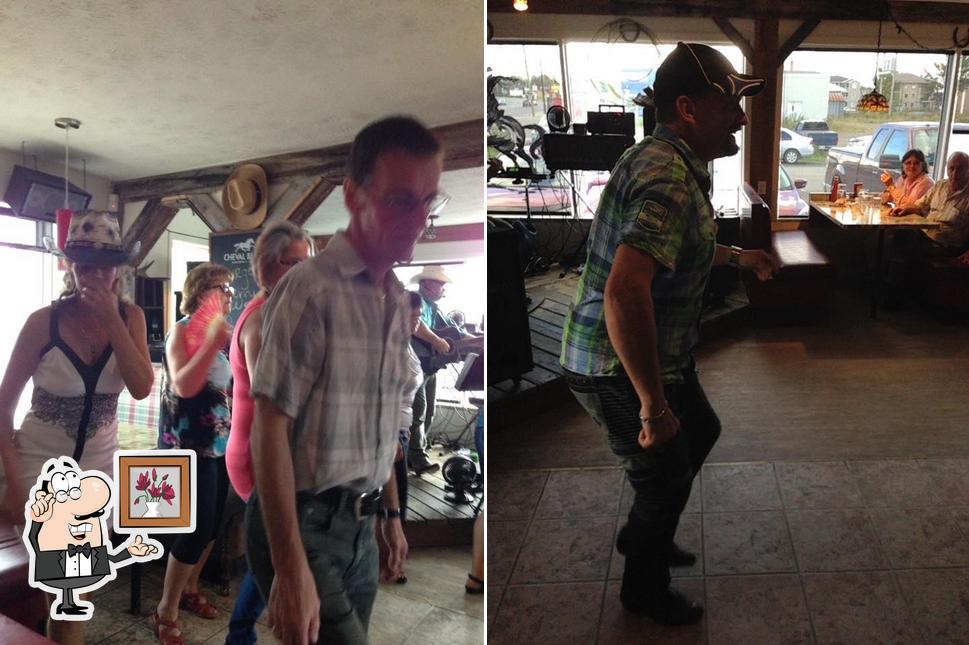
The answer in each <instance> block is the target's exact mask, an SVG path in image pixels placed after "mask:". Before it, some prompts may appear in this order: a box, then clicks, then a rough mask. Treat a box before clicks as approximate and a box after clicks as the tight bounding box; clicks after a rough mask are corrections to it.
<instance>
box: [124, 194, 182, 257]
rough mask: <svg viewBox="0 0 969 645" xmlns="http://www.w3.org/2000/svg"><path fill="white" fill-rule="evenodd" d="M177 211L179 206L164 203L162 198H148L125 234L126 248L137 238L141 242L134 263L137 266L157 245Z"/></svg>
mask: <svg viewBox="0 0 969 645" xmlns="http://www.w3.org/2000/svg"><path fill="white" fill-rule="evenodd" d="M177 212H178V209H177V208H172V207H171V206H167V205H165V204H162V201H161V200H160V199H149V200H148V203H146V204H145V207H144V208H142V209H141V213H139V214H138V218H137V219H136V220H135V221H134V223H133V224H132V225H131V228H129V229H128V232H127V233H125V236H124V245H125V248H128V247H129V246H130V245H131V244H134V242H135V240H137V241H139V242H141V250H140V251H138V255H137V256H136V257H135V261H134V262H133V263H132V264H134V265H135V266H138V265H139V264H141V261H142V260H144V259H145V256H147V255H148V252H149V251H151V249H152V247H154V246H155V242H157V241H158V238H160V237H161V235H162V233H164V232H165V229H166V228H168V224H169V223H170V222H171V221H172V218H173V217H175V213H177Z"/></svg>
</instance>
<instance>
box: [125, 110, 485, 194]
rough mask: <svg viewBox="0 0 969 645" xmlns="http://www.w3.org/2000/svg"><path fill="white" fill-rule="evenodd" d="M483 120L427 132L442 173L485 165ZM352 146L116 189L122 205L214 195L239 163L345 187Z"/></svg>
mask: <svg viewBox="0 0 969 645" xmlns="http://www.w3.org/2000/svg"><path fill="white" fill-rule="evenodd" d="M484 127H485V124H484V119H475V120H473V121H464V122H462V123H455V124H452V125H446V126H442V127H438V128H431V131H432V132H434V134H435V135H436V136H437V138H438V140H439V141H440V142H441V145H442V146H443V147H444V150H445V153H444V169H445V170H464V169H466V168H477V167H481V166H483V165H484V156H485V150H484ZM349 152H350V144H349V143H345V144H341V145H338V146H330V147H327V148H318V149H316V150H305V151H303V152H291V153H287V154H281V155H274V156H271V157H262V158H260V159H250V160H245V161H239V162H237V163H232V164H222V165H219V166H210V167H208V168H197V169H195V170H186V171H183V172H176V173H169V174H167V175H157V176H154V177H144V178H140V179H129V180H126V181H119V182H117V183H115V184H114V186H113V189H112V190H113V192H114V193H116V194H117V195H119V197H120V198H121V201H122V202H125V203H127V202H134V201H141V200H147V199H153V198H160V197H166V196H169V195H179V194H197V193H206V192H214V191H216V190H219V189H220V188H222V185H223V184H224V183H225V181H226V179H228V177H229V174H230V173H231V172H232V169H233V168H235V167H236V166H237V165H239V164H240V163H254V164H258V165H260V166H262V167H263V169H264V170H265V171H266V176H267V178H268V179H269V182H270V183H276V182H280V181H282V180H284V179H287V178H290V177H296V176H322V177H324V178H325V179H326V180H327V181H329V182H330V183H333V184H337V185H339V184H342V183H343V174H344V170H345V168H346V163H347V156H348V155H349Z"/></svg>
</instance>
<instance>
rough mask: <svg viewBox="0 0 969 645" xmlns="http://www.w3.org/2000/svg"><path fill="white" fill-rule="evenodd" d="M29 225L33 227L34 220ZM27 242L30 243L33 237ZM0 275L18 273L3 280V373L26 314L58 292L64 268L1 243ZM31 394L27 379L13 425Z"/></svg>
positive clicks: (47, 255)
mask: <svg viewBox="0 0 969 645" xmlns="http://www.w3.org/2000/svg"><path fill="white" fill-rule="evenodd" d="M13 219H15V218H12V217H4V216H0V226H4V225H8V224H9V223H8V222H6V221H5V220H13ZM17 221H20V222H23V221H24V220H17ZM29 224H30V227H31V229H33V225H34V222H29ZM9 230H10V229H9V228H6V227H5V228H3V229H2V232H0V235H2V236H3V237H2V238H0V239H2V240H3V241H8V240H9V238H8V237H7V233H8V231H9ZM30 243H31V244H33V238H32V239H31V241H30ZM0 274H2V275H5V276H17V279H15V280H6V281H5V282H4V284H5V289H6V298H5V304H4V315H3V316H0V374H3V373H5V372H6V369H7V365H8V364H9V362H10V353H11V352H12V351H13V346H14V343H16V341H17V337H18V336H19V335H20V331H21V329H22V328H23V325H24V323H25V322H26V321H27V317H28V316H29V315H30V314H31V313H33V312H34V311H37V310H38V309H41V308H42V307H45V306H46V305H49V304H50V303H51V302H52V301H53V300H56V299H57V297H58V296H59V295H60V292H61V289H62V288H63V285H64V271H63V270H62V269H61V268H59V267H58V261H57V258H56V257H54V256H53V255H51V254H50V253H44V252H41V251H35V250H26V249H17V248H12V247H7V246H0ZM32 393H33V382H32V381H28V383H27V386H26V387H25V388H24V391H23V393H22V394H21V396H20V401H19V403H18V405H17V410H16V413H15V415H14V427H15V428H18V427H20V423H21V422H22V421H23V417H24V415H25V414H26V413H27V410H28V409H29V408H30V397H31V394H32Z"/></svg>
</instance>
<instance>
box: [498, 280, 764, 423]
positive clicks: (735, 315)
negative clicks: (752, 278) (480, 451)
mask: <svg viewBox="0 0 969 645" xmlns="http://www.w3.org/2000/svg"><path fill="white" fill-rule="evenodd" d="M734 275H735V274H734ZM578 286H579V274H578V273H577V272H575V271H570V272H568V273H566V274H565V275H564V276H562V275H561V274H560V271H559V269H557V268H556V269H553V270H550V271H548V272H546V273H543V274H540V275H535V276H529V277H528V278H526V279H525V292H526V295H527V297H528V303H529V304H528V324H529V328H530V335H531V344H532V361H533V362H534V364H535V366H534V368H533V369H532V370H530V371H528V372H525V373H524V374H522V375H521V378H520V380H519V381H513V380H511V379H507V380H504V381H500V382H498V383H495V384H494V385H492V386H491V387H489V388H488V414H489V426H490V427H500V426H502V425H504V424H505V423H507V422H510V421H512V420H518V419H521V418H523V417H527V416H531V415H533V414H535V413H537V412H540V411H541V410H544V409H548V408H550V407H554V406H557V405H559V404H561V403H563V402H567V401H571V396H570V395H569V393H568V390H567V388H566V387H565V382H564V379H563V378H562V367H561V365H560V364H559V355H560V352H561V344H562V328H563V325H564V324H565V317H566V315H567V314H568V312H569V307H570V306H571V304H572V299H573V298H574V297H575V292H576V290H577V289H578ZM725 290H727V291H728V292H729V293H727V295H726V296H724V297H722V298H716V299H715V301H714V302H711V303H708V304H707V305H706V306H705V307H704V310H703V315H702V318H701V326H702V328H703V337H704V338H705V339H708V340H709V339H711V338H714V337H717V336H719V335H721V334H724V333H727V332H728V331H730V330H732V329H735V328H736V327H737V326H738V325H740V324H742V322H743V321H744V320H745V316H746V312H747V308H748V302H747V295H746V293H745V291H744V289H743V285H742V284H741V283H740V282H739V281H735V283H728V284H727V285H726V287H725Z"/></svg>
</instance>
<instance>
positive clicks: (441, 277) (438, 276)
mask: <svg viewBox="0 0 969 645" xmlns="http://www.w3.org/2000/svg"><path fill="white" fill-rule="evenodd" d="M421 280H437V281H438V282H451V278H449V277H447V275H446V274H445V273H444V267H442V266H441V265H439V264H428V265H427V266H426V267H424V269H423V270H422V271H421V272H420V273H418V274H417V275H415V276H414V277H413V278H411V279H410V281H411V282H413V283H415V284H416V283H418V282H420V281H421Z"/></svg>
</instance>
